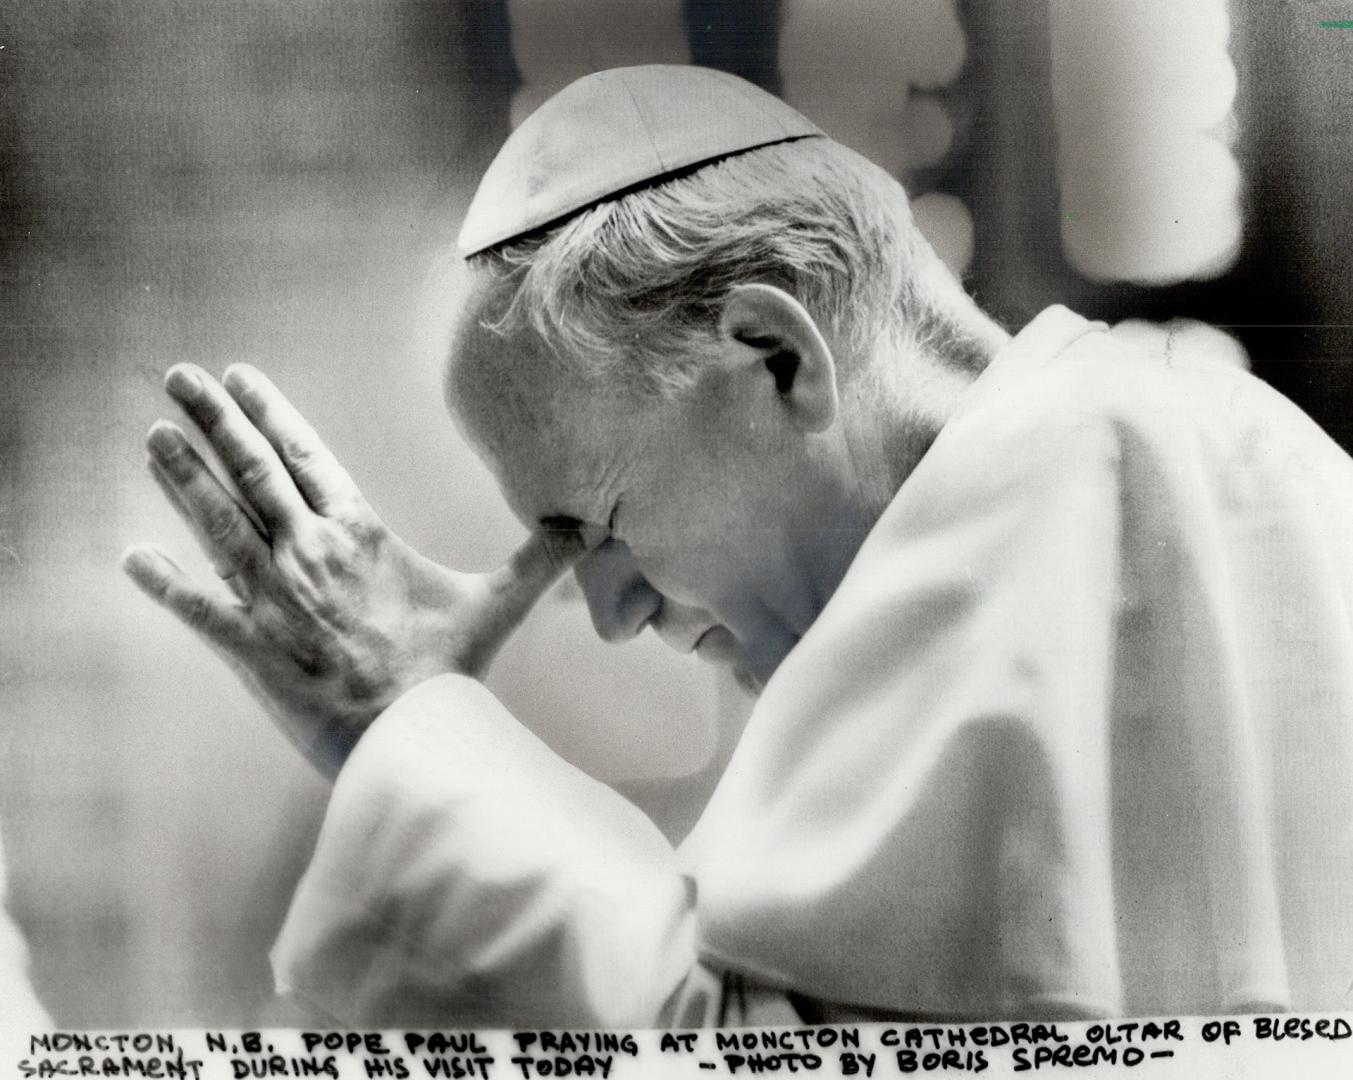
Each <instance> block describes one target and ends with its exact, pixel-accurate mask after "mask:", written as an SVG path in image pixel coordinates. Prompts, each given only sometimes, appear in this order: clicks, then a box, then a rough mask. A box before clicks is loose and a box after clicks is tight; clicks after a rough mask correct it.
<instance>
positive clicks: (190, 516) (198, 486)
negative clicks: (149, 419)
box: [146, 420, 269, 577]
mask: <svg viewBox="0 0 1353 1080" xmlns="http://www.w3.org/2000/svg"><path fill="white" fill-rule="evenodd" d="M146 445H147V448H148V449H149V450H150V458H151V467H152V472H153V473H154V474H155V475H156V479H157V480H160V481H162V482H163V484H164V486H165V487H166V488H167V489H168V491H169V492H170V493H172V499H171V501H172V502H173V504H174V507H175V509H177V510H178V511H179V512H180V513H181V514H182V515H183V516H184V517H185V518H186V519H187V520H188V521H189V523H190V524H191V525H192V527H193V529H194V531H195V532H196V533H197V534H198V537H199V538H200V541H201V543H202V547H203V550H204V551H205V552H206V554H207V557H208V558H210V559H211V561H212V564H213V565H214V566H215V567H216V570H217V573H219V574H221V575H222V576H223V577H224V576H228V575H230V574H235V573H239V572H240V571H242V570H249V569H253V568H254V567H257V566H259V565H261V564H262V563H263V562H265V561H267V559H268V557H269V549H268V544H267V541H266V540H265V539H264V538H263V537H262V536H260V535H259V532H258V530H257V529H256V528H255V527H254V523H253V522H252V521H250V520H249V517H248V515H247V514H245V512H244V510H243V508H242V507H241V506H240V505H239V503H237V502H236V501H235V500H234V499H233V498H232V497H231V496H230V493H229V492H227V491H226V489H225V488H224V487H222V486H221V482H220V481H219V480H218V479H216V477H215V475H213V473H212V471H211V470H210V469H209V468H207V465H206V462H204V461H203V460H202V458H201V457H200V456H199V455H198V453H197V451H196V450H194V449H193V448H192V446H191V445H190V444H189V443H188V439H187V437H186V436H185V435H184V434H183V432H182V431H180V430H179V429H178V428H177V427H175V426H174V425H173V424H171V423H169V422H168V421H164V420H161V421H160V422H159V423H157V424H156V425H155V426H154V427H152V428H151V429H150V436H149V438H148V439H147V440H146Z"/></svg>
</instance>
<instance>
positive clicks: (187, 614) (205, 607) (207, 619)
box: [178, 592, 215, 630]
mask: <svg viewBox="0 0 1353 1080" xmlns="http://www.w3.org/2000/svg"><path fill="white" fill-rule="evenodd" d="M178 609H179V611H181V612H182V613H183V617H184V618H185V619H186V620H187V621H188V623H189V624H191V625H192V626H195V627H197V628H198V629H200V630H204V629H206V628H207V627H208V626H209V625H210V624H211V622H212V616H213V615H214V614H215V608H214V606H213V605H212V602H211V598H210V597H208V596H207V595H206V594H204V593H200V592H185V593H183V594H181V595H180V597H179V602H178Z"/></svg>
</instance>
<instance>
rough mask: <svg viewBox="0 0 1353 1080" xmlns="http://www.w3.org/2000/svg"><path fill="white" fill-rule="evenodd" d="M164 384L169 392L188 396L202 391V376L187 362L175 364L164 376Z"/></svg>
mask: <svg viewBox="0 0 1353 1080" xmlns="http://www.w3.org/2000/svg"><path fill="white" fill-rule="evenodd" d="M164 385H165V389H167V390H168V391H169V392H170V393H171V394H174V395H175V396H178V397H188V396H191V395H194V394H200V393H201V392H202V376H201V375H200V374H198V372H197V371H196V370H195V369H194V368H192V367H189V366H188V365H187V364H177V365H175V366H174V367H172V368H170V369H169V373H168V374H167V375H166V376H165V377H164Z"/></svg>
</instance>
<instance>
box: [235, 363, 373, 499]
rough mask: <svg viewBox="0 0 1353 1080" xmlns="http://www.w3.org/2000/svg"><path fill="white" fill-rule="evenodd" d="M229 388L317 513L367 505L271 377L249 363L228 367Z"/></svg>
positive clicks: (350, 479)
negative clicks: (363, 503)
mask: <svg viewBox="0 0 1353 1080" xmlns="http://www.w3.org/2000/svg"><path fill="white" fill-rule="evenodd" d="M223 381H224V383H225V388H226V389H227V390H228V391H229V392H230V394H231V396H232V397H233V398H234V399H235V401H236V403H237V404H238V405H239V407H240V409H241V410H243V412H244V415H245V416H247V417H248V418H249V420H250V421H251V422H252V423H253V424H254V425H255V426H256V427H257V428H258V430H259V431H260V432H262V434H263V436H264V438H266V439H267V440H268V442H269V444H271V446H272V448H273V450H274V451H276V453H277V455H278V457H280V458H281V459H282V462H283V464H285V466H286V468H287V471H288V472H289V473H290V474H291V477H292V479H293V480H294V481H295V483H296V486H297V487H298V488H299V489H300V491H301V494H302V495H304V496H305V501H306V502H308V503H309V504H310V506H311V508H312V509H313V510H314V511H315V513H317V514H324V515H326V516H335V515H339V514H343V513H348V512H351V511H352V510H353V509H355V508H356V507H358V506H360V505H362V496H361V493H360V492H359V491H358V490H357V485H356V484H354V483H353V482H352V477H351V476H349V475H348V472H347V470H346V469H344V468H343V466H342V465H340V464H339V463H338V459H337V458H336V457H334V455H333V452H332V451H331V450H330V449H329V448H328V447H327V446H325V445H324V443H323V442H322V441H320V437H319V436H318V435H317V434H316V433H315V429H314V428H312V427H311V426H310V424H309V422H308V421H307V420H306V419H305V417H303V416H302V415H301V414H300V412H299V411H297V409H296V406H294V405H293V404H292V403H291V402H290V401H288V400H287V399H286V398H285V397H284V396H283V395H282V392H281V391H280V390H278V389H277V387H276V386H274V385H273V384H272V381H271V380H270V379H269V378H268V377H267V376H266V375H264V374H263V372H261V371H259V370H258V369H257V368H255V367H253V366H252V365H250V364H232V365H231V366H230V367H229V368H228V369H226V373H225V377H224V380H223Z"/></svg>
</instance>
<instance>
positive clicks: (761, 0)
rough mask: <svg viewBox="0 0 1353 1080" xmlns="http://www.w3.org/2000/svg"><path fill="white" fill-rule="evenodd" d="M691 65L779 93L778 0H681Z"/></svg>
mask: <svg viewBox="0 0 1353 1080" xmlns="http://www.w3.org/2000/svg"><path fill="white" fill-rule="evenodd" d="M682 14H683V16H684V18H685V21H686V33H687V35H688V36H689V38H690V47H691V63H692V64H701V65H703V66H705V67H712V68H719V69H721V70H723V71H727V72H730V73H731V74H733V75H738V76H741V77H742V78H744V79H747V80H748V81H750V82H754V83H756V84H757V85H758V86H759V87H761V88H762V89H763V90H769V91H770V92H771V93H772V94H778V93H780V61H779V46H780V0H743V2H741V3H737V4H730V3H728V2H727V0H683V3H682Z"/></svg>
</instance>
